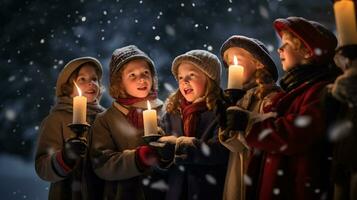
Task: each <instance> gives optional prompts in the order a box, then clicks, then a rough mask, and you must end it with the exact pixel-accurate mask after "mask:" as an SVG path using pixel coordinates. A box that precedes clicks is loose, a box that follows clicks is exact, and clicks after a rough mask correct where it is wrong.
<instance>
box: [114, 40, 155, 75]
mask: <svg viewBox="0 0 357 200" xmlns="http://www.w3.org/2000/svg"><path fill="white" fill-rule="evenodd" d="M136 59H144V60H145V61H147V62H148V64H149V67H150V69H151V72H152V73H153V76H155V75H156V70H155V67H154V66H155V65H154V62H153V61H152V60H151V59H150V58H149V56H148V55H147V54H146V53H144V52H143V51H141V50H140V49H139V48H138V47H136V46H135V45H129V46H125V47H122V48H119V49H116V50H115V51H114V52H113V54H112V59H111V61H110V64H109V68H110V69H109V70H110V71H109V73H110V75H109V76H112V75H113V74H115V73H117V72H118V71H119V70H120V69H121V68H122V67H123V66H124V65H125V64H126V63H128V62H130V61H132V60H136Z"/></svg>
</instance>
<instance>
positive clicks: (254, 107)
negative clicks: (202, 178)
mask: <svg viewBox="0 0 357 200" xmlns="http://www.w3.org/2000/svg"><path fill="white" fill-rule="evenodd" d="M221 56H222V59H223V63H224V64H225V66H226V67H228V66H229V65H231V64H233V59H234V56H236V57H237V60H238V63H239V65H242V66H243V67H244V73H243V89H244V90H246V94H245V96H244V97H243V98H242V100H240V101H239V102H237V103H238V105H239V106H240V107H242V108H244V109H247V110H249V111H252V112H255V113H261V112H263V108H264V107H265V106H267V105H268V104H271V98H272V96H274V95H275V94H276V92H277V91H279V87H277V86H276V84H275V81H276V80H277V78H278V72H277V69H276V66H275V64H274V62H273V60H272V58H271V57H270V55H269V52H268V50H267V49H266V47H265V46H264V44H263V43H262V42H260V41H259V40H257V39H253V38H249V37H245V36H240V35H234V36H231V37H230V38H228V39H227V40H226V41H225V42H224V43H223V45H222V47H221ZM230 120H232V119H230ZM237 120H238V121H239V120H240V119H237ZM233 124H237V122H235V121H234V122H233ZM229 129H230V128H229V127H228V129H225V128H223V127H221V131H220V137H219V138H220V141H221V143H222V144H223V145H224V146H225V147H227V148H228V149H229V150H230V154H229V162H228V169H227V174H226V180H225V186H224V196H223V199H228V200H229V199H245V183H244V175H245V174H247V173H248V172H247V166H248V161H249V160H250V159H252V158H251V157H252V156H249V155H251V154H252V151H249V147H248V146H247V144H246V142H245V140H244V137H243V136H244V135H245V133H243V134H239V133H238V131H230V130H229ZM256 156H258V155H256ZM254 160H259V159H258V158H254ZM251 162H252V161H251ZM252 164H253V163H252ZM257 173H258V172H257ZM253 184H255V183H254V182H253ZM249 186H250V187H255V185H249Z"/></svg>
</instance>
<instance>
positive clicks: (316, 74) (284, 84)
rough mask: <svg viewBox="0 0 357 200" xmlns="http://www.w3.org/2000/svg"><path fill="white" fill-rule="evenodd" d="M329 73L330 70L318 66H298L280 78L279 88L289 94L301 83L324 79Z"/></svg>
mask: <svg viewBox="0 0 357 200" xmlns="http://www.w3.org/2000/svg"><path fill="white" fill-rule="evenodd" d="M329 73H330V69H329V68H328V67H327V66H318V65H300V66H296V67H294V68H292V69H290V70H289V71H287V73H286V74H285V75H284V76H283V77H282V78H281V80H280V87H281V88H282V89H283V90H284V91H285V92H289V91H291V90H292V89H295V88H297V87H298V86H300V85H302V84H303V83H309V82H310V83H311V82H315V81H318V80H320V79H321V78H323V77H326V75H328V74H329Z"/></svg>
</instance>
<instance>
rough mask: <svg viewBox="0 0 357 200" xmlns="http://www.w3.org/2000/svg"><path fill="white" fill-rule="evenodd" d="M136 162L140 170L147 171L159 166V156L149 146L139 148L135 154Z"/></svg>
mask: <svg viewBox="0 0 357 200" xmlns="http://www.w3.org/2000/svg"><path fill="white" fill-rule="evenodd" d="M135 154H136V156H135V158H136V162H137V164H138V167H139V168H140V169H143V170H144V169H145V168H148V167H151V166H154V165H156V164H157V161H158V154H157V152H156V151H155V150H154V149H153V148H152V147H149V146H139V147H138V148H137V149H136V152H135Z"/></svg>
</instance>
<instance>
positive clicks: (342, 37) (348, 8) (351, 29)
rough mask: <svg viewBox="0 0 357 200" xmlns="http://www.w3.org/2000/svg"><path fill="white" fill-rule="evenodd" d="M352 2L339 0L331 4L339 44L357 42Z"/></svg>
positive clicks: (356, 28) (356, 27)
mask: <svg viewBox="0 0 357 200" xmlns="http://www.w3.org/2000/svg"><path fill="white" fill-rule="evenodd" d="M353 4H354V3H353V1H351V0H341V1H337V2H335V4H334V5H333V9H334V12H335V19H336V29H337V35H338V39H339V46H344V45H348V44H357V26H356V13H355V9H354V5H353Z"/></svg>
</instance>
